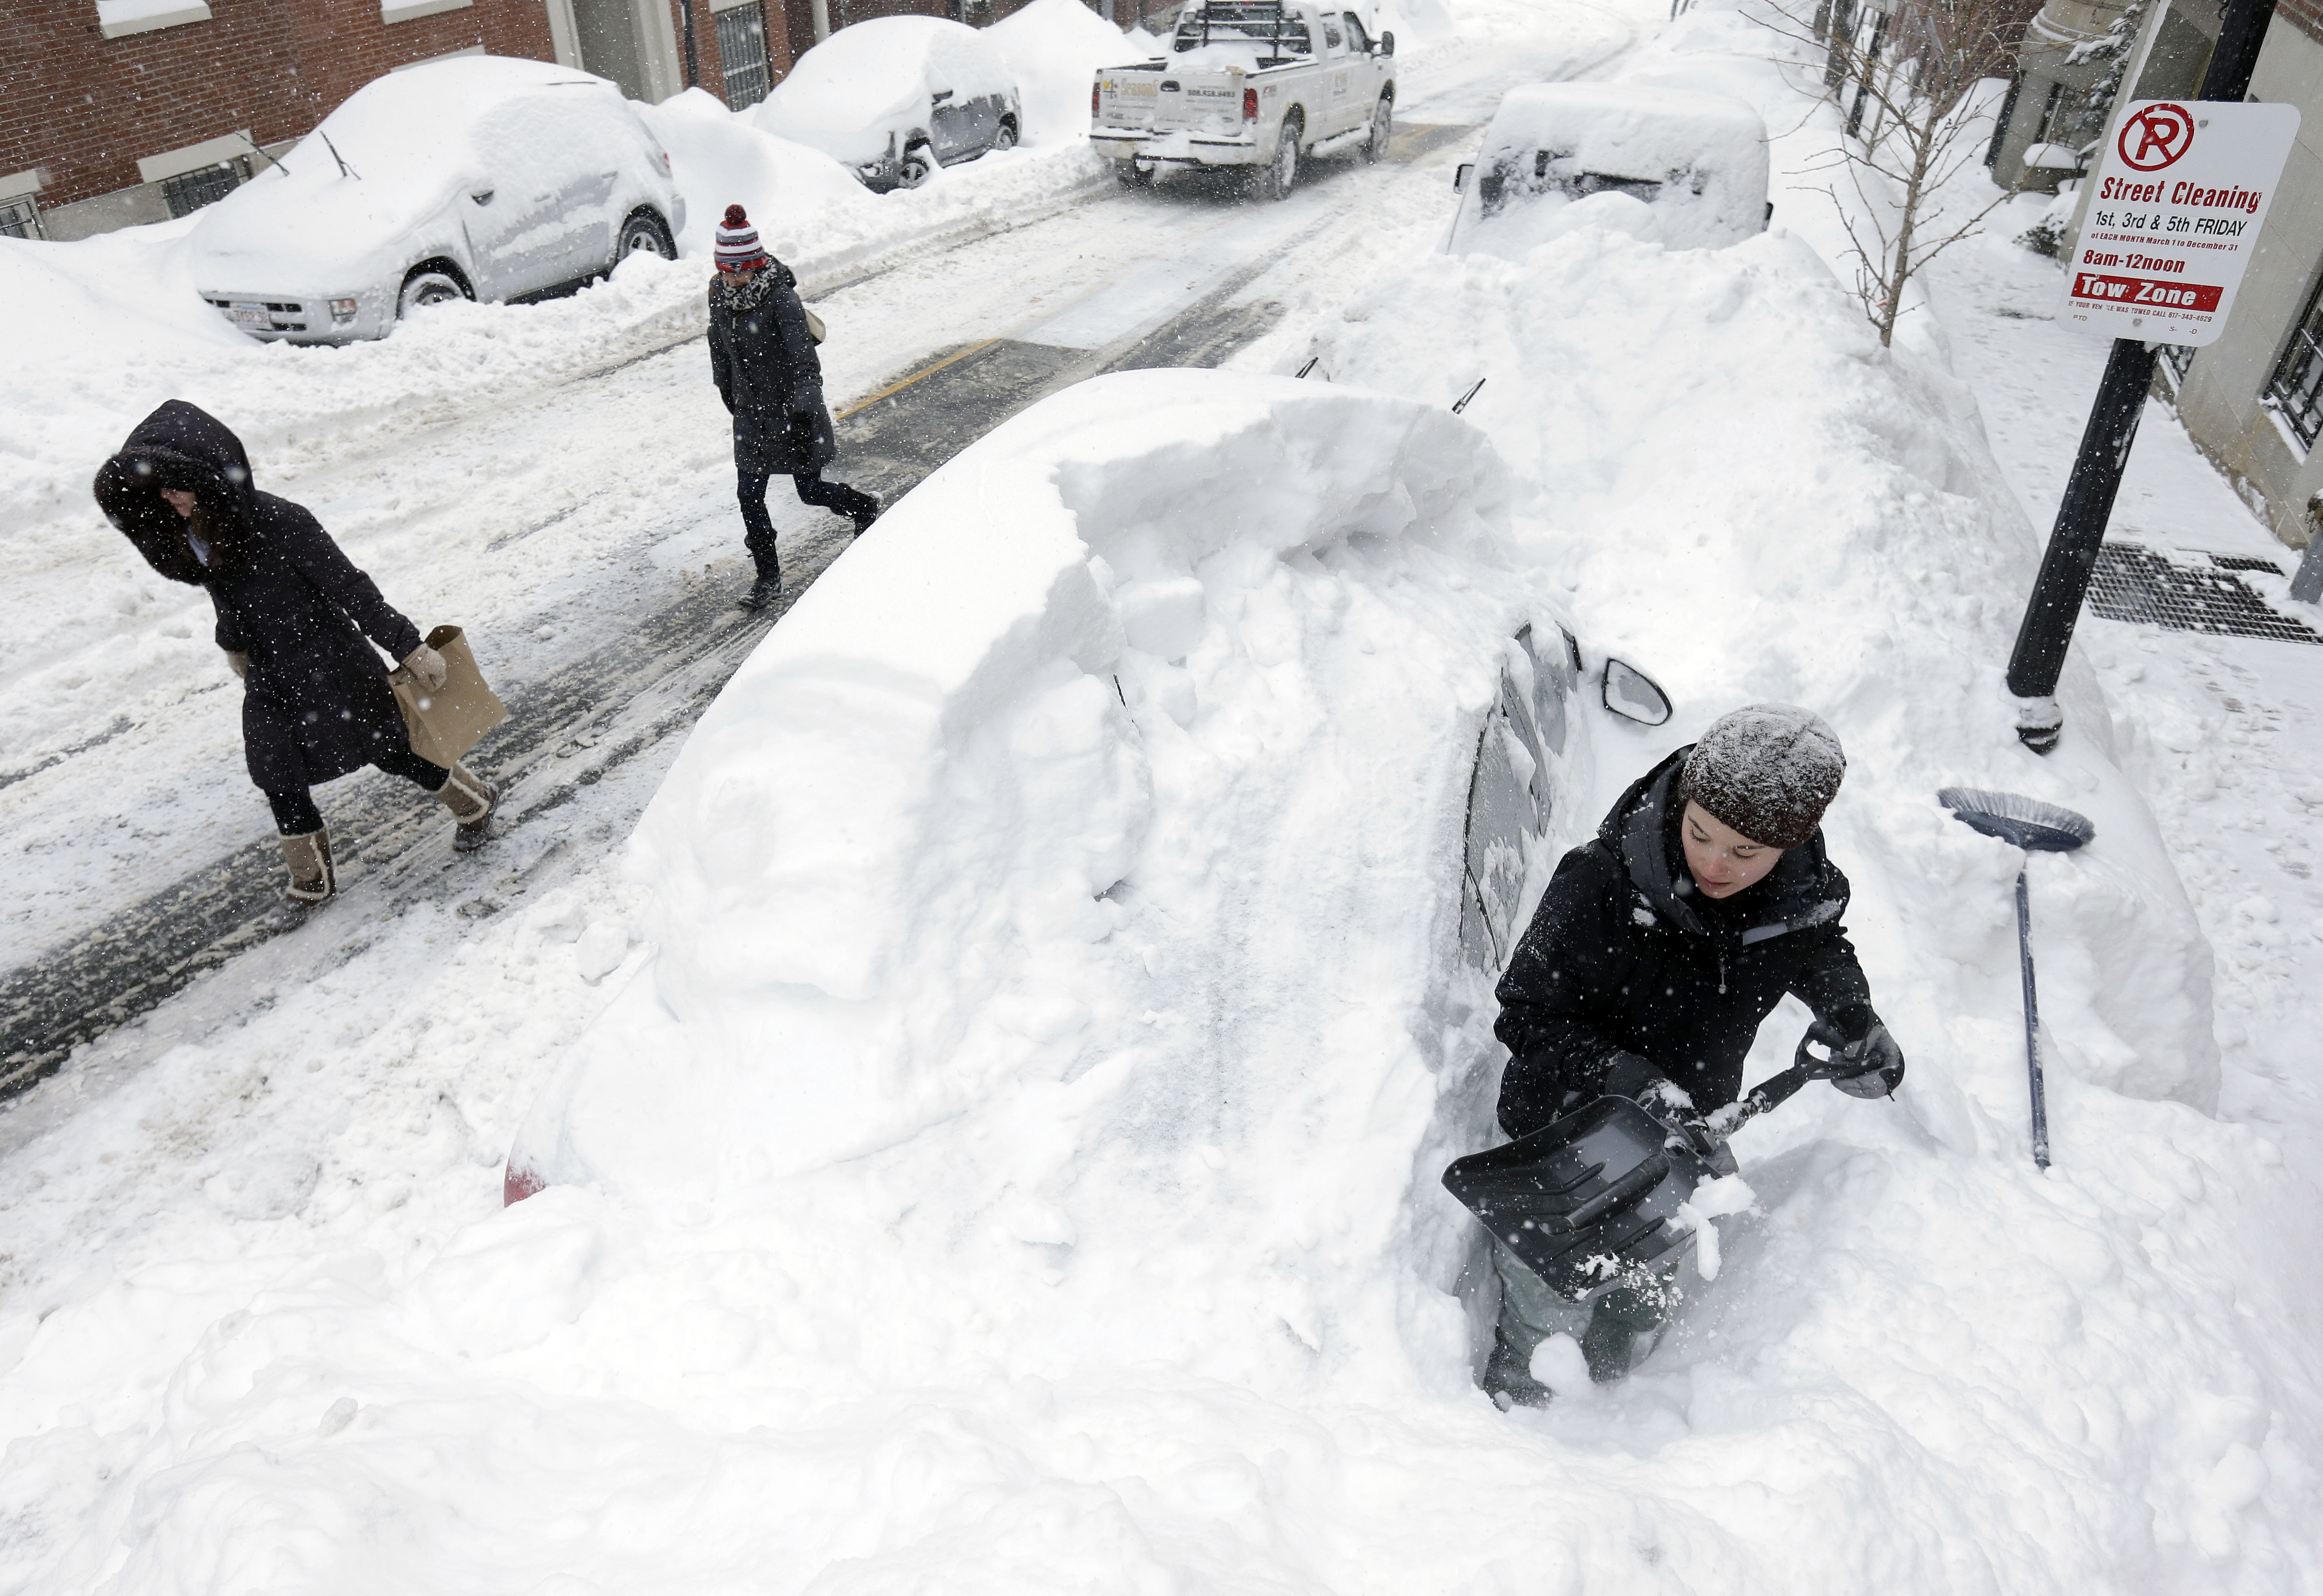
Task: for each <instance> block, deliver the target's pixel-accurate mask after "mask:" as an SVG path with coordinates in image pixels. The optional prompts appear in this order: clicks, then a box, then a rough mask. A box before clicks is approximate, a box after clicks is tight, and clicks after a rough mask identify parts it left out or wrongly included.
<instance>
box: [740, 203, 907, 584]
mask: <svg viewBox="0 0 2323 1596" xmlns="http://www.w3.org/2000/svg"><path fill="white" fill-rule="evenodd" d="M717 258H718V275H717V276H716V277H714V278H712V280H711V282H710V374H711V376H712V378H713V379H714V380H715V381H717V384H718V397H719V398H721V399H724V400H725V401H726V408H727V409H728V410H729V411H730V412H732V414H733V417H734V477H735V492H736V496H737V497H738V498H739V500H741V505H742V526H743V528H744V534H743V546H745V547H747V548H748V550H749V551H750V558H751V560H752V562H753V563H754V564H756V565H757V567H758V580H757V581H756V582H753V583H752V584H751V587H750V592H749V593H748V595H747V596H746V597H745V598H744V599H743V600H742V601H741V602H742V608H744V609H745V610H762V609H764V608H765V607H766V606H767V605H768V604H770V603H772V602H773V601H775V599H776V597H777V596H779V595H780V594H781V592H782V590H783V573H782V565H781V563H780V562H779V561H778V560H777V559H776V555H775V523H774V519H773V518H772V517H770V516H769V515H767V482H770V481H771V480H772V479H773V478H775V477H776V476H787V477H788V478H790V479H791V482H792V484H793V486H794V487H796V488H797V490H798V496H799V498H800V500H802V501H803V502H805V503H808V504H815V505H821V506H822V507H823V508H824V509H831V510H835V511H837V512H838V513H839V514H840V515H842V516H846V517H848V518H849V519H851V520H852V521H854V523H855V530H856V534H857V535H858V536H860V535H861V534H862V533H863V531H864V529H865V528H866V527H869V526H870V525H871V523H872V522H873V521H875V520H877V518H878V517H879V501H878V500H876V499H874V498H872V497H871V495H869V494H868V493H864V492H859V491H857V490H856V489H853V488H850V487H849V486H848V485H847V484H846V483H844V482H824V481H823V480H822V468H823V467H824V466H826V465H828V464H830V463H831V461H832V460H834V459H836V458H837V457H838V454H839V441H838V438H837V436H836V435H834V434H833V432H832V431H831V410H830V408H829V407H828V406H826V405H825V404H824V403H823V399H822V356H820V355H818V354H817V353H815V348H814V334H813V330H812V329H811V328H809V327H808V326H807V320H806V307H805V306H804V305H803V304H801V303H800V302H799V297H798V281H797V280H796V279H795V278H794V277H793V276H792V275H791V269H790V268H789V267H787V266H785V265H784V264H783V263H782V262H781V261H777V260H775V259H774V258H773V257H772V256H770V255H768V254H767V252H766V251H765V250H764V249H763V248H761V247H760V246H759V243H758V229H757V228H755V227H753V226H751V225H750V222H749V218H748V216H745V215H744V214H743V211H742V207H741V206H739V205H730V206H727V207H726V221H725V225H723V226H721V227H720V228H719V229H718V250H717Z"/></svg>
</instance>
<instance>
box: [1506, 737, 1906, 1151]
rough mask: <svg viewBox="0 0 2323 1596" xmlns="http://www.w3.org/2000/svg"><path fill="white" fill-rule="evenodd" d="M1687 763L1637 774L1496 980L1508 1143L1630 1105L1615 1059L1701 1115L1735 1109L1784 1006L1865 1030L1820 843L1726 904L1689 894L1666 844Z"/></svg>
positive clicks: (1568, 859) (1855, 1031)
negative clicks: (1745, 1077) (1751, 1063)
mask: <svg viewBox="0 0 2323 1596" xmlns="http://www.w3.org/2000/svg"><path fill="white" fill-rule="evenodd" d="M1689 751H1690V750H1688V749H1686V748H1680V749H1679V750H1678V751H1677V752H1676V753H1675V754H1672V755H1671V756H1670V757H1668V758H1666V759H1665V760H1663V761H1662V762H1661V763H1660V764H1659V765H1657V766H1655V767H1654V768H1653V769H1652V770H1650V771H1648V773H1647V774H1646V775H1644V776H1643V777H1641V778H1640V779H1639V781H1638V782H1637V784H1635V785H1633V786H1631V787H1630V790H1629V791H1628V792H1627V793H1623V794H1622V795H1621V802H1619V803H1616V804H1614V805H1613V808H1612V810H1611V812H1610V813H1608V814H1607V815H1606V817H1605V821H1604V824H1603V825H1602V826H1601V827H1600V828H1599V829H1598V832H1597V835H1596V837H1595V838H1593V839H1592V840H1590V841H1589V842H1587V843H1586V844H1584V845H1583V846H1582V847H1580V848H1575V849H1574V850H1573V851H1572V852H1571V853H1568V854H1566V855H1565V858H1564V860H1563V861H1562V862H1561V863H1559V864H1558V866H1557V867H1556V876H1555V877H1554V878H1553V879H1552V880H1551V881H1550V882H1549V885H1548V891H1547V893H1546V894H1543V896H1542V898H1541V901H1540V907H1539V909H1538V911H1536V912H1535V913H1534V914H1533V917H1532V924H1531V925H1530V926H1529V927H1528V928H1527V929H1526V931H1525V934H1524V940H1522V941H1521V942H1520V943H1519V944H1518V945H1517V950H1516V956H1515V957H1514V958H1513V959H1510V961H1509V968H1508V973H1507V974H1506V975H1505V976H1503V977H1501V985H1500V989H1499V997H1500V1000H1501V1017H1500V1022H1499V1023H1498V1024H1497V1025H1496V1026H1495V1027H1494V1030H1495V1031H1496V1032H1498V1033H1499V1035H1500V1038H1501V1041H1503V1042H1504V1043H1506V1044H1507V1046H1508V1050H1509V1055H1510V1057H1509V1065H1508V1070H1507V1072H1506V1073H1505V1074H1504V1075H1503V1076H1502V1077H1501V1103H1500V1119H1501V1129H1502V1130H1504V1131H1506V1132H1507V1133H1509V1134H1510V1136H1522V1135H1524V1134H1526V1133H1529V1132H1531V1131H1537V1130H1538V1129H1540V1128H1541V1127H1542V1126H1543V1125H1546V1124H1548V1123H1549V1122H1550V1121H1551V1120H1554V1119H1555V1118H1556V1117H1557V1116H1558V1115H1559V1114H1563V1113H1565V1112H1566V1111H1567V1110H1568V1109H1569V1108H1571V1107H1577V1106H1578V1105H1580V1104H1581V1103H1583V1102H1585V1101H1587V1100H1589V1099H1590V1098H1592V1097H1594V1096H1598V1095H1599V1094H1600V1093H1602V1092H1604V1091H1606V1090H1609V1089H1611V1090H1615V1091H1620V1092H1622V1093H1623V1094H1624V1095H1628V1094H1630V1093H1634V1092H1635V1091H1636V1090H1638V1089H1639V1087H1642V1086H1643V1085H1644V1084H1645V1082H1644V1081H1643V1080H1642V1079H1635V1078H1633V1077H1635V1076H1637V1075H1638V1074H1639V1071H1638V1070H1637V1069H1636V1068H1635V1066H1634V1064H1624V1063H1623V1060H1622V1055H1624V1054H1630V1055H1637V1056H1639V1057H1642V1058H1643V1059H1646V1060H1648V1062H1650V1063H1651V1064H1652V1065H1653V1066H1654V1067H1655V1068H1656V1069H1658V1070H1659V1071H1660V1072H1661V1073H1662V1074H1664V1075H1666V1076H1667V1077H1668V1078H1670V1079H1671V1080H1673V1081H1676V1083H1677V1084H1678V1085H1679V1086H1681V1087H1685V1090H1686V1091H1687V1092H1688V1093H1690V1094H1691V1095H1692V1096H1693V1098H1694V1105H1695V1106H1696V1107H1697V1108H1699V1109H1700V1110H1702V1111H1703V1113H1705V1114H1706V1113H1708V1112H1710V1111H1711V1110H1712V1109H1715V1108H1719V1107H1722V1106H1724V1105H1726V1104H1729V1103H1731V1102H1733V1101H1734V1099H1735V1098H1736V1097H1737V1096H1740V1094H1741V1090H1742V1060H1743V1058H1744V1056H1745V1055H1746V1054H1748V1053H1749V1050H1750V1044H1751V1041H1753V1039H1755V1038H1756V1036H1757V1035H1758V1024H1759V1022H1760V1021H1762V1020H1764V1019H1765V1018H1766V1017H1767V1014H1770V1013H1772V1012H1773V1010H1774V1007H1775V1005H1776V1004H1777V1003H1779V1002H1780V1001H1781V1000H1782V997H1783V995H1784V994H1785V993H1786V992H1789V993H1795V994H1796V995H1798V997H1799V998H1800V999H1801V1000H1802V1001H1803V1002H1804V1003H1805V1004H1806V1005H1807V1006H1808V1007H1809V1008H1810V1009H1812V1010H1813V1011H1814V1013H1815V1014H1817V1015H1818V1016H1819V1017H1821V1018H1824V1019H1829V1020H1832V1021H1833V1022H1834V1023H1837V1024H1839V1026H1840V1027H1841V1030H1842V1031H1843V1032H1846V1033H1847V1034H1848V1035H1849V1036H1850V1038H1851V1037H1854V1036H1859V1035H1860V1034H1861V1033H1862V1032H1863V1031H1864V1030H1865V1029H1868V1023H1869V1021H1868V1016H1869V1014H1870V1013H1871V1009H1870V988H1869V986H1868V985H1867V984H1866V982H1865V981H1864V978H1863V969H1862V967H1861V966H1860V965H1859V964H1858V963H1857V962H1856V959H1855V949H1854V948H1853V947H1852V946H1851V945H1850V943H1849V941H1848V940H1847V933H1846V932H1845V931H1843V930H1842V929H1841V926H1840V917H1841V915H1842V914H1843V913H1846V910H1847V900H1848V889H1847V877H1846V876H1842V875H1841V874H1840V871H1839V867H1837V866H1836V865H1833V864H1832V862H1831V861H1830V859H1829V858H1826V857H1825V856H1824V853H1823V833H1822V832H1820V831H1818V832H1816V833H1815V836H1814V839H1813V841H1811V842H1809V843H1808V844H1807V845H1806V846H1805V847H1804V848H1791V849H1789V850H1788V851H1786V853H1785V854H1784V855H1783V858H1782V860H1781V862H1780V863H1779V864H1777V866H1776V867H1775V868H1774V870H1773V872H1772V873H1771V874H1769V875H1768V876H1767V878H1766V879H1765V880H1763V881H1760V882H1758V883H1757V884H1756V885H1752V886H1750V887H1749V888H1748V889H1746V890H1744V891H1742V892H1740V893H1737V894H1735V895H1734V896H1732V897H1731V898H1728V899H1725V900H1723V901H1713V900H1711V899H1708V898H1705V897H1703V895H1702V894H1700V893H1699V892H1698V891H1697V890H1696V889H1695V888H1694V880H1693V877H1692V876H1690V875H1689V874H1688V873H1687V871H1686V869H1685V854H1684V852H1683V850H1682V848H1681V846H1680V844H1679V841H1678V837H1677V822H1678V818H1679V815H1680V813H1681V812H1683V810H1684V809H1685V801H1684V800H1683V799H1682V798H1681V797H1680V796H1679V795H1678V793H1677V777H1678V767H1679V766H1681V765H1682V764H1683V763H1684V762H1685V756H1686V754H1687V753H1688V752H1689ZM1609 1076H1610V1077H1611V1081H1610V1084H1609Z"/></svg>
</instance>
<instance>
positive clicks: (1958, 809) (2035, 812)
mask: <svg viewBox="0 0 2323 1596" xmlns="http://www.w3.org/2000/svg"><path fill="white" fill-rule="evenodd" d="M1936 802H1937V803H1941V804H1942V805H1943V806H1944V807H1945V808H1946V809H1949V810H1951V812H1952V818H1953V819H1954V820H1956V821H1960V823H1961V824H1962V825H1964V826H1967V827H1969V828H1970V829H1971V830H1978V831H1981V832H1983V833H1984V834H1985V835H1986V836H1987V837H1997V838H1999V839H2001V840H2002V841H2003V842H2006V843H2012V844H2014V845H2015V847H2017V848H2022V849H2024V850H2025V859H2024V863H2023V864H2021V865H2019V866H2018V867H2017V868H2016V958H2017V962H2018V964H2019V965H2021V966H2022V967H2023V968H2024V972H2025V1075H2026V1078H2027V1079H2028V1080H2029V1081H2030V1083H2031V1086H2032V1092H2033V1161H2034V1163H2036V1164H2038V1165H2040V1166H2041V1167H2042V1168H2043V1169H2047V1168H2048V1167H2049V1103H2048V1097H2047V1095H2046V1093H2045V1092H2044V1091H2043V1087H2042V1084H2041V1005H2040V1003H2039V1001H2038V1000H2037V999H2036V998H2035V997H2034V993H2033V906H2032V899H2031V895H2030V894H2029V893H2028V891H2027V889H2026V887H2025V873H2026V872H2027V871H2028V870H2029V869H2030V868H2031V867H2032V864H2033V856H2034V854H2036V853H2070V852H2072V851H2073V850H2074V849H2075V848H2079V847H2080V846H2081V844H2083V843H2084V842H2087V841H2088V840H2089V839H2090V838H2092V837H2094V836H2096V835H2097V834H2098V829H2097V828H2096V827H2095V826H2093V825H2091V824H2090V823H2089V817H2088V816H2087V815H2080V814H2075V813H2074V812H2072V811H2071V810H2070V809H2063V808H2060V807H2059V806H2058V805H2056V804H2054V803H2043V802H2041V800H2039V799H2038V798H2027V797H2025V796H2024V795H2023V794H2021V793H1988V792H1984V791H1982V790H1981V789H1979V788H1976V787H1946V788H1945V789H1944V790H1943V791H1942V792H1941V793H1937V794H1936Z"/></svg>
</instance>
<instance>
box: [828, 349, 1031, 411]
mask: <svg viewBox="0 0 2323 1596" xmlns="http://www.w3.org/2000/svg"><path fill="white" fill-rule="evenodd" d="M999 342H1000V340H999V339H997V338H987V339H986V340H984V342H983V343H981V344H969V346H968V347H967V348H965V349H955V350H953V351H952V352H951V353H950V354H948V355H946V356H944V357H943V359H941V360H940V361H938V362H936V363H935V364H933V365H932V366H927V367H923V369H921V370H919V371H914V372H913V373H912V374H911V375H910V376H908V377H906V378H904V380H903V381H901V382H898V383H896V384H895V386H894V387H893V388H883V389H881V390H879V391H878V392H877V393H875V394H873V395H872V396H871V397H870V398H869V399H863V400H861V401H859V403H856V404H852V405H849V406H848V407H847V408H845V409H843V410H841V411H840V412H839V414H838V415H837V416H836V417H833V419H835V420H839V421H844V420H846V419H847V418H848V417H849V416H852V415H854V414H855V413H856V412H857V411H859V410H868V409H869V408H871V407H872V406H874V405H876V404H877V403H878V402H879V401H880V400H881V399H886V398H887V397H888V396H889V395H890V394H897V393H901V392H903V391H904V390H905V389H906V388H909V387H910V386H911V385H912V384H913V383H914V382H917V381H919V380H920V379H921V378H923V377H932V376H934V375H935V374H936V373H937V372H938V371H942V370H943V369H944V368H945V367H946V366H948V365H950V364H951V363H952V362H954V361H962V360H966V359H967V358H968V357H969V355H971V354H974V353H976V352H977V351H978V350H979V349H989V348H991V347H992V346H993V345H994V344H997V343H999Z"/></svg>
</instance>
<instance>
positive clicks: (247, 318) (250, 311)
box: [234, 305, 274, 328]
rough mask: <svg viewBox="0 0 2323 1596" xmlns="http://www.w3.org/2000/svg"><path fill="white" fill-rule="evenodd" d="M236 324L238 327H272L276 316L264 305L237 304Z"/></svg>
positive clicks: (235, 309)
mask: <svg viewBox="0 0 2323 1596" xmlns="http://www.w3.org/2000/svg"><path fill="white" fill-rule="evenodd" d="M273 325H274V318H273V316H271V315H269V314H268V313H267V309H266V307H265V306H263V305H237V306H235V307H234V326H238V327H260V328H265V327H271V326H273Z"/></svg>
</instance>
